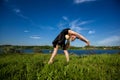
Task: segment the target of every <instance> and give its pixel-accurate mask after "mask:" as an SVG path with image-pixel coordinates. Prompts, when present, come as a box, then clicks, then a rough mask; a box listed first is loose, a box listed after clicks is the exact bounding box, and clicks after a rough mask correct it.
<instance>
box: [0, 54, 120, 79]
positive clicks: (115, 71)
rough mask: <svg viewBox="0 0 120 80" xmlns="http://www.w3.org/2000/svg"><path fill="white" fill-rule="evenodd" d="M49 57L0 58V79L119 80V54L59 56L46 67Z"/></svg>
mask: <svg viewBox="0 0 120 80" xmlns="http://www.w3.org/2000/svg"><path fill="white" fill-rule="evenodd" d="M49 58H50V54H21V55H20V54H13V55H11V54H9V55H0V80H120V55H119V54H99V55H98V54H96V55H83V56H76V55H70V62H69V63H66V59H65V56H64V55H62V54H58V55H57V56H56V57H55V60H54V63H53V64H50V65H48V64H47V62H48V60H49Z"/></svg>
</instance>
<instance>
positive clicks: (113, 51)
mask: <svg viewBox="0 0 120 80" xmlns="http://www.w3.org/2000/svg"><path fill="white" fill-rule="evenodd" d="M23 52H25V53H33V50H31V49H26V50H23ZM42 52H43V53H46V54H47V53H52V50H46V49H45V50H42ZM68 52H69V53H70V54H77V55H81V54H103V53H107V54H113V53H120V50H68ZM61 53H63V50H58V54H61Z"/></svg>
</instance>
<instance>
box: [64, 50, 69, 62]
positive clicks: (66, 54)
mask: <svg viewBox="0 0 120 80" xmlns="http://www.w3.org/2000/svg"><path fill="white" fill-rule="evenodd" d="M64 53H65V56H66V60H67V62H69V53H68V51H67V50H64Z"/></svg>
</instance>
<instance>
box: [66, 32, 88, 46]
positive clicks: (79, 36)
mask: <svg viewBox="0 0 120 80" xmlns="http://www.w3.org/2000/svg"><path fill="white" fill-rule="evenodd" d="M68 33H69V34H72V35H75V36H76V37H78V38H79V39H80V40H82V41H84V42H85V43H86V44H87V46H89V45H90V42H89V41H88V40H87V39H86V38H85V37H84V36H82V35H81V34H79V33H77V32H74V31H72V30H69V31H68Z"/></svg>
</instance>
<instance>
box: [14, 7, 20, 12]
mask: <svg viewBox="0 0 120 80" xmlns="http://www.w3.org/2000/svg"><path fill="white" fill-rule="evenodd" d="M13 11H14V12H16V13H20V12H21V11H20V9H18V8H15V9H13Z"/></svg>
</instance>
